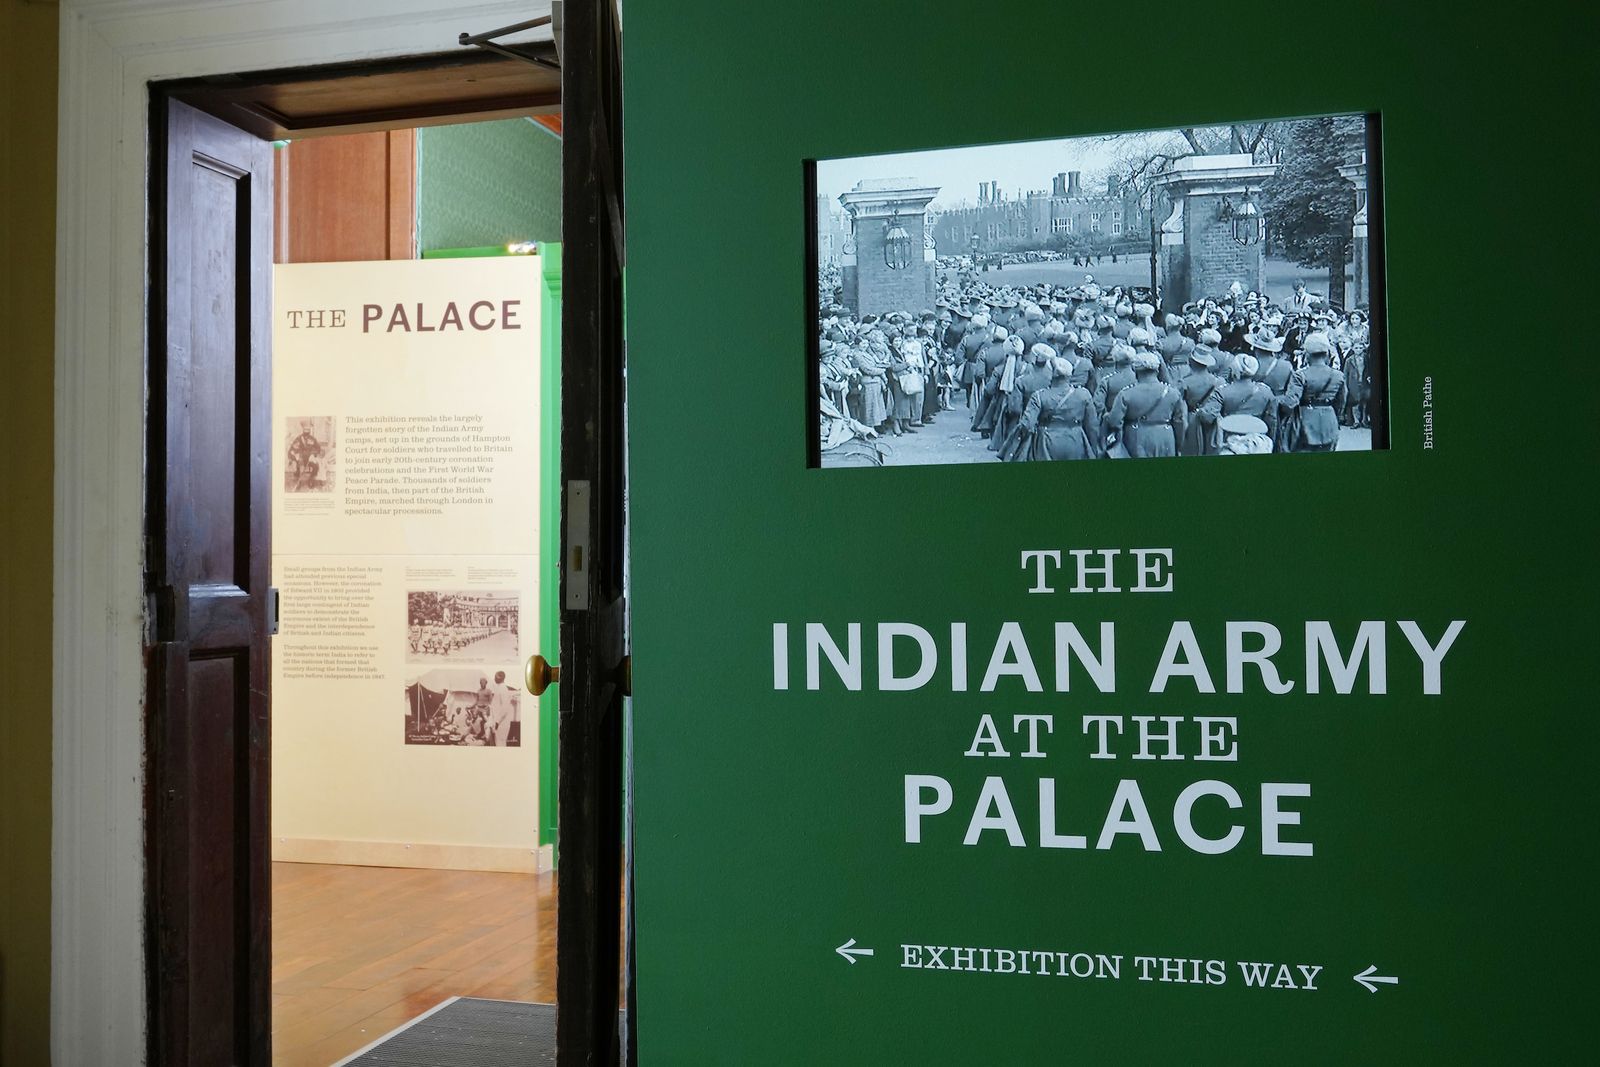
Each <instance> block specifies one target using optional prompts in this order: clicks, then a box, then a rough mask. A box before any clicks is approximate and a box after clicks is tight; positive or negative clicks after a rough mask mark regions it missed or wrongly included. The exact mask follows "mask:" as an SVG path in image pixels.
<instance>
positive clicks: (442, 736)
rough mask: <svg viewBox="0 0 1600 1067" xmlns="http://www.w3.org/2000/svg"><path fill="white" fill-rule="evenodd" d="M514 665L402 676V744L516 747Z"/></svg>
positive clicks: (518, 701)
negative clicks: (404, 720) (404, 726)
mask: <svg viewBox="0 0 1600 1067" xmlns="http://www.w3.org/2000/svg"><path fill="white" fill-rule="evenodd" d="M520 680H521V675H520V674H518V672H517V670H516V668H515V667H511V666H500V667H495V668H493V669H490V668H481V669H471V668H463V667H436V668H434V669H433V670H429V671H424V672H421V673H419V674H416V675H412V676H410V677H408V678H407V679H406V686H405V716H406V744H408V745H461V746H466V747H468V748H473V747H482V748H489V747H498V748H507V747H511V748H515V747H517V746H520V745H521V744H522V718H521V716H522V708H521V699H522V692H521V690H520V689H519V688H518V686H517V682H519V681H520Z"/></svg>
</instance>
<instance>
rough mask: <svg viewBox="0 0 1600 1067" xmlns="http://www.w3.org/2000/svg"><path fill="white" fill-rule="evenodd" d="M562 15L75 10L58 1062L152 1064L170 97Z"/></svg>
mask: <svg viewBox="0 0 1600 1067" xmlns="http://www.w3.org/2000/svg"><path fill="white" fill-rule="evenodd" d="M549 6H550V5H549V0H490V2H479V3H472V2H466V3H451V2H449V0H205V2H201V0H62V3H61V41H60V48H61V51H60V104H59V115H58V119H57V121H58V133H59V147H58V160H57V162H58V172H57V178H56V188H57V208H56V210H57V216H56V347H55V368H56V379H55V527H54V553H55V562H54V571H55V574H54V579H55V591H54V594H55V619H54V623H55V627H54V638H53V648H54V668H53V697H52V702H51V707H52V715H53V730H54V733H53V741H52V756H53V760H54V775H53V783H52V798H51V801H52V803H51V808H52V816H53V825H52V831H51V844H52V852H53V860H52V877H51V892H50V903H51V916H50V943H51V978H50V982H51V991H50V1049H51V1058H52V1060H53V1062H55V1063H57V1064H63V1065H67V1064H71V1065H73V1067H79V1065H82V1067H91V1065H96V1064H107V1065H125V1064H130V1063H136V1062H138V1063H142V1062H143V1058H144V1049H145V1020H146V1009H145V943H144V903H145V870H144V729H143V718H144V698H145V691H146V690H145V666H144V658H143V646H144V612H145V606H144V603H143V597H142V594H141V587H142V584H143V583H142V573H143V566H144V552H143V540H144V499H145V481H144V455H145V397H146V377H145V366H146V363H145V359H146V351H145V349H146V339H147V337H148V331H147V328H146V306H145V298H146V293H145V286H146V275H147V265H148V263H149V249H148V244H147V233H146V224H147V220H146V211H147V177H148V173H149V159H148V145H149V128H148V123H149V98H148V93H147V90H146V86H147V84H148V83H149V82H151V81H157V80H163V79H168V78H184V77H195V76H199V75H207V74H223V73H232V72H239V71H253V70H269V69H274V68H280V67H298V66H310V65H314V64H320V63H340V62H350V61H356V60H363V59H376V58H381V57H387V56H401V55H415V54H422V53H430V52H448V51H450V50H452V49H453V48H455V47H456V36H457V34H459V33H461V32H463V31H470V32H481V31H483V30H486V29H492V28H494V27H496V26H503V25H508V24H511V23H514V22H519V21H521V20H523V19H527V18H531V17H533V16H535V15H539V14H545V13H548V11H549Z"/></svg>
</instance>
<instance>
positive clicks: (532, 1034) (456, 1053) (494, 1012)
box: [347, 997, 556, 1067]
mask: <svg viewBox="0 0 1600 1067" xmlns="http://www.w3.org/2000/svg"><path fill="white" fill-rule="evenodd" d="M347 1062H348V1067H500V1065H502V1064H504V1065H506V1067H511V1065H516V1067H529V1065H537V1064H546V1063H549V1064H553V1063H555V1062H556V1008H555V1005H554V1004H522V1003H517V1002H514V1001H508V1000H478V999H475V998H471V997H462V998H459V999H457V1000H453V1001H451V1002H450V1003H448V1004H446V1005H445V1006H444V1007H442V1008H439V1009H437V1010H436V1011H434V1013H433V1014H432V1015H428V1016H425V1017H424V1018H421V1019H418V1020H416V1021H415V1022H413V1023H412V1024H411V1025H409V1026H407V1027H406V1028H405V1029H404V1030H400V1031H398V1032H397V1033H394V1034H391V1035H389V1036H388V1037H386V1038H384V1039H383V1040H382V1041H380V1042H379V1043H378V1044H376V1045H374V1046H373V1047H372V1048H369V1049H367V1050H366V1051H365V1052H363V1053H361V1054H360V1055H358V1056H356V1057H355V1058H354V1059H352V1060H349V1061H347Z"/></svg>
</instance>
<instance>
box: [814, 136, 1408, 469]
mask: <svg viewBox="0 0 1600 1067" xmlns="http://www.w3.org/2000/svg"><path fill="white" fill-rule="evenodd" d="M1380 143H1381V142H1380V138H1379V131H1378V116H1376V115H1362V114H1339V115H1321V116H1314V117H1310V118H1299V119H1275V120H1263V121H1254V122H1236V123H1230V124H1225V125H1215V126H1195V127H1182V128H1173V129H1164V130H1145V131H1137V132H1126V133H1110V134H1105V135H1098V136H1087V137H1072V138H1063V139H1060V140H1049V141H1028V142H1016V143H1011V144H998V145H986V146H976V147H967V148H948V149H937V150H930V151H922V152H907V153H897V154H892V155H881V156H864V157H857V158H851V159H831V160H819V161H816V162H815V163H814V164H811V166H812V167H814V171H813V172H812V174H811V178H812V180H813V181H814V193H815V195H814V196H813V197H812V198H811V212H810V214H811V218H810V219H809V225H810V226H811V227H812V231H811V233H809V234H808V248H810V249H811V250H812V266H813V268H814V271H815V286H816V288H815V293H814V299H815V304H814V311H815V316H816V321H815V323H814V331H815V332H814V333H813V334H812V338H811V340H812V346H811V348H810V356H809V358H810V359H811V360H812V361H813V364H814V368H815V372H816V379H815V381H814V382H812V385H811V388H812V389H813V390H814V392H815V403H816V406H817V422H816V425H817V427H818V429H817V435H818V436H817V439H816V446H815V449H814V451H813V452H812V461H813V465H819V466H822V467H861V466H904V465H914V464H944V463H986V462H1023V461H1031V460H1065V459H1145V458H1155V457H1196V456H1237V455H1263V454H1270V453H1311V452H1333V451H1342V452H1352V451H1366V450H1371V449H1375V448H1387V447H1388V420H1387V408H1386V405H1385V402H1384V401H1385V397H1386V394H1387V381H1388V377H1387V363H1386V351H1385V346H1384V343H1383V329H1384V319H1383V316H1384V307H1385V302H1384V290H1383V251H1382V235H1383V222H1382V218H1381V211H1382V188H1381V186H1382V180H1381V173H1380V161H1379V148H1380Z"/></svg>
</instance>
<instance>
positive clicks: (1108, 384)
mask: <svg viewBox="0 0 1600 1067" xmlns="http://www.w3.org/2000/svg"><path fill="white" fill-rule="evenodd" d="M1132 359H1133V349H1131V348H1129V347H1128V346H1127V345H1124V344H1118V345H1117V346H1116V347H1115V348H1113V349H1112V350H1111V372H1110V373H1109V374H1101V376H1100V381H1099V383H1098V384H1097V385H1096V387H1095V391H1094V406H1095V410H1096V411H1098V412H1099V413H1100V415H1101V417H1102V418H1104V417H1105V415H1106V413H1108V412H1109V411H1110V410H1111V405H1113V404H1115V403H1116V402H1117V394H1118V393H1120V392H1122V390H1124V389H1126V388H1127V387H1128V386H1130V385H1132V384H1133V383H1134V382H1135V381H1136V380H1137V379H1135V378H1134V375H1133V368H1132V367H1130V366H1129V365H1128V364H1129V362H1130V361H1131V360H1132Z"/></svg>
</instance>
